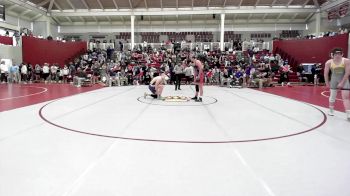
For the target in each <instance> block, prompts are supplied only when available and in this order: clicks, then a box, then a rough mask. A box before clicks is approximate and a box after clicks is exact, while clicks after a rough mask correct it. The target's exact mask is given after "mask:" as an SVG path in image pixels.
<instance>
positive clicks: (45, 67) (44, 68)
mask: <svg viewBox="0 0 350 196" xmlns="http://www.w3.org/2000/svg"><path fill="white" fill-rule="evenodd" d="M49 72H50V68H49V66H47V65H44V66H43V73H45V74H47V73H49Z"/></svg>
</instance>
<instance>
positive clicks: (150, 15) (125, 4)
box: [0, 0, 348, 25]
mask: <svg viewBox="0 0 350 196" xmlns="http://www.w3.org/2000/svg"><path fill="white" fill-rule="evenodd" d="M347 1H348V0H0V3H1V4H3V5H5V7H6V13H7V14H8V15H11V16H16V17H20V18H22V19H25V20H30V21H35V20H37V19H38V18H40V17H41V16H43V15H46V16H51V17H52V18H53V20H54V21H55V22H56V23H57V24H58V25H74V24H113V23H124V24H125V23H130V18H131V15H134V16H135V20H136V22H138V23H145V24H147V23H157V22H163V23H164V22H176V23H186V22H188V21H190V22H199V23H200V22H203V21H205V22H206V23H210V22H213V21H217V20H220V14H221V13H225V22H227V21H231V22H237V23H247V22H250V23H259V24H260V23H262V24H263V23H282V22H286V21H287V22H289V23H305V22H307V21H308V20H309V19H310V18H311V17H312V16H313V15H314V13H316V12H318V11H321V12H324V13H326V11H328V10H329V9H331V8H332V7H334V6H337V5H339V4H341V3H344V2H347Z"/></svg>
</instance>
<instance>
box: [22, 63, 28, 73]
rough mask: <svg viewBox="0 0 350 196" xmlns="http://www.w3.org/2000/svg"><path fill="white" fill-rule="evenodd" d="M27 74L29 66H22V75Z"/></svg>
mask: <svg viewBox="0 0 350 196" xmlns="http://www.w3.org/2000/svg"><path fill="white" fill-rule="evenodd" d="M27 72H28V69H27V65H22V67H21V73H22V74H27Z"/></svg>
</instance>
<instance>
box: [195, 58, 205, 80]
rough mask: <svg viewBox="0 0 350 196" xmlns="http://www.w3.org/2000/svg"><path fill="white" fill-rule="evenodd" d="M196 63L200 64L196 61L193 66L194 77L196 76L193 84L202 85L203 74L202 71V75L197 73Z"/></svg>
mask: <svg viewBox="0 0 350 196" xmlns="http://www.w3.org/2000/svg"><path fill="white" fill-rule="evenodd" d="M198 63H201V62H200V61H199V60H196V62H195V64H194V75H195V76H196V81H195V82H196V83H198V84H203V83H204V72H203V71H202V73H200V72H199V67H198ZM202 69H203V68H202Z"/></svg>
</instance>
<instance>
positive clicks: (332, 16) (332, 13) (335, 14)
mask: <svg viewBox="0 0 350 196" xmlns="http://www.w3.org/2000/svg"><path fill="white" fill-rule="evenodd" d="M337 18H338V10H335V9H334V10H330V11H329V12H328V20H329V21H332V20H334V19H337Z"/></svg>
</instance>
